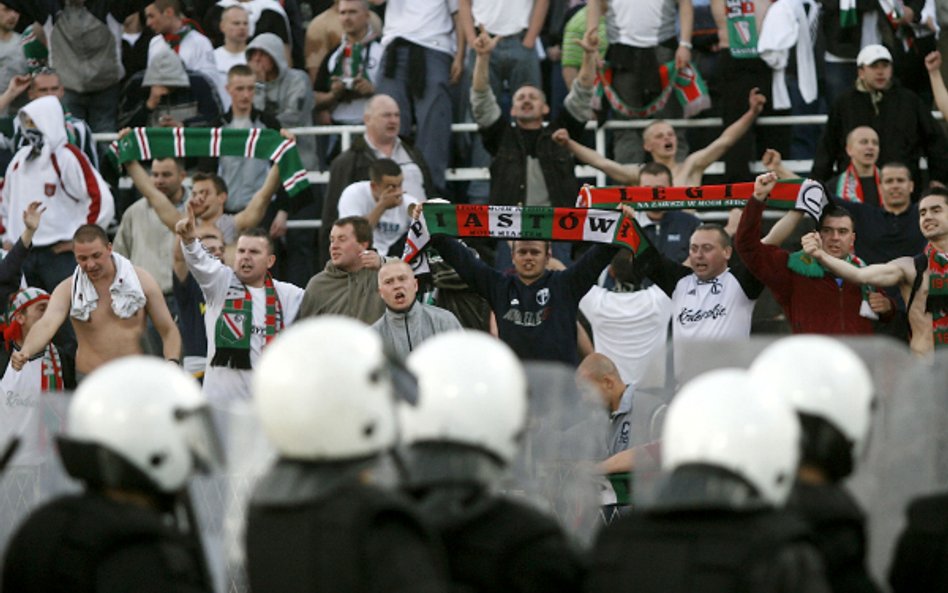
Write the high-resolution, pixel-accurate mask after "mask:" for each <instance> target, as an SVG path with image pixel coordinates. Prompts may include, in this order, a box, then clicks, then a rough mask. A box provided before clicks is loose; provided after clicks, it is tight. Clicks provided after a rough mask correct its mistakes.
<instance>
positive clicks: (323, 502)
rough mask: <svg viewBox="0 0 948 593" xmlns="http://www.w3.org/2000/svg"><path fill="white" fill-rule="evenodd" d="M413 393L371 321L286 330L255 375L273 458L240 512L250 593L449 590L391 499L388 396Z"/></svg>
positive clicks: (435, 550) (431, 551) (400, 504)
mask: <svg viewBox="0 0 948 593" xmlns="http://www.w3.org/2000/svg"><path fill="white" fill-rule="evenodd" d="M396 386H399V387H400V388H401V389H399V393H402V394H404V395H405V397H412V393H411V391H410V390H411V388H412V381H411V380H410V376H409V374H408V372H407V371H405V369H404V368H398V367H395V366H393V364H392V363H390V362H388V360H387V359H386V357H385V355H384V354H383V351H382V341H381V338H379V336H378V334H376V333H375V332H374V331H373V330H371V329H370V328H369V327H368V326H366V325H364V324H362V323H360V322H358V321H356V320H353V319H348V318H343V317H336V316H324V317H320V318H318V319H309V320H306V321H303V322H300V323H297V324H296V325H293V326H291V327H290V328H289V329H288V330H286V331H285V332H284V333H282V334H280V336H279V337H278V338H277V339H276V340H275V341H274V342H273V344H271V345H270V346H269V347H268V348H267V349H266V351H264V353H263V356H262V357H261V360H260V365H259V366H258V367H257V370H256V374H255V376H254V400H255V403H256V406H257V410H258V412H259V414H260V421H261V424H262V425H263V429H264V432H266V434H267V437H268V438H269V439H270V441H271V442H272V443H273V445H274V447H275V448H276V450H277V454H278V456H279V457H278V459H277V461H276V463H275V464H274V465H273V467H272V468H270V470H269V471H268V472H267V473H266V474H264V476H263V477H261V478H260V481H259V482H258V483H257V486H256V488H255V489H254V492H253V495H252V497H251V501H250V507H249V509H248V512H247V517H248V518H247V542H246V543H247V573H248V576H249V579H250V588H251V589H252V590H253V591H256V592H259V593H267V592H269V591H280V592H281V593H295V592H303V591H306V592H315V591H321V592H326V593H340V592H342V591H346V592H351V593H355V592H370V591H386V592H392V593H396V592H405V593H409V592H411V593H416V592H417V593H428V592H441V591H446V590H447V584H446V579H445V578H444V577H443V566H442V564H441V558H440V551H439V546H438V545H437V544H436V542H435V541H434V539H433V538H432V537H430V536H429V535H428V533H427V532H426V531H425V530H424V528H423V527H422V526H421V524H420V523H419V522H418V521H417V520H416V518H415V517H414V515H412V513H411V511H410V509H409V507H408V504H407V502H406V501H403V500H402V499H401V498H399V497H398V496H397V495H396V494H395V493H394V492H392V486H393V485H394V484H392V482H393V481H394V480H393V479H392V477H393V476H394V472H392V471H390V469H389V467H388V466H387V464H386V462H387V460H388V457H387V456H386V453H387V452H388V451H389V450H390V449H391V448H392V447H393V446H394V445H395V439H396V436H397V433H398V431H397V429H396V422H395V393H396Z"/></svg>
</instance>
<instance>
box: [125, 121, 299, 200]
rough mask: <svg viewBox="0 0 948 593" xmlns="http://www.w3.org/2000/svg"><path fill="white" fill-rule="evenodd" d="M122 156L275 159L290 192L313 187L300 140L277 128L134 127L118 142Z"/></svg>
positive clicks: (126, 159) (126, 160) (142, 158)
mask: <svg viewBox="0 0 948 593" xmlns="http://www.w3.org/2000/svg"><path fill="white" fill-rule="evenodd" d="M117 152H118V160H119V162H120V163H125V162H128V161H140V160H150V159H155V158H168V157H174V158H181V157H200V156H207V157H218V156H238V157H239V156H242V157H246V158H255V159H265V160H268V161H275V162H276V164H277V167H278V168H279V170H280V180H281V181H282V182H283V188H284V189H285V190H286V192H287V193H288V194H289V195H291V196H295V195H296V194H298V193H299V192H301V191H303V190H304V189H306V188H307V187H309V179H307V177H306V169H305V168H304V167H303V162H302V161H301V160H300V155H299V152H297V150H296V142H295V141H293V140H287V139H286V138H284V137H283V136H281V135H280V133H279V132H278V131H276V130H269V129H262V128H251V129H249V130H238V129H231V128H132V131H131V132H130V133H128V134H126V135H125V136H124V137H123V138H122V139H121V140H119V142H118V146H117Z"/></svg>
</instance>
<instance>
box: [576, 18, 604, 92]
mask: <svg viewBox="0 0 948 593" xmlns="http://www.w3.org/2000/svg"><path fill="white" fill-rule="evenodd" d="M579 46H580V47H582V48H583V64H582V66H580V68H579V75H577V76H576V80H577V81H578V82H579V84H580V86H582V87H583V88H586V89H591V88H593V85H595V84H596V74H597V72H596V70H597V66H598V65H599V29H598V28H596V29H593V30H592V31H586V34H585V35H583V38H582V39H580V40H579Z"/></svg>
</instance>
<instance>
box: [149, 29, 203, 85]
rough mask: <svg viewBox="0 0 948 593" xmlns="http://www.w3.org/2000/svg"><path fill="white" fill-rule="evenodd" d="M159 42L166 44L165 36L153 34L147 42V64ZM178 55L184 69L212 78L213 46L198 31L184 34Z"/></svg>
mask: <svg viewBox="0 0 948 593" xmlns="http://www.w3.org/2000/svg"><path fill="white" fill-rule="evenodd" d="M161 43H164V44H165V45H167V42H166V41H165V38H164V37H162V36H161V35H155V36H154V37H152V38H151V41H149V42H148V63H149V64H151V60H152V58H153V57H154V55H155V48H156V47H157V46H158V45H159V44H161ZM169 47H170V46H169ZM178 57H179V58H181V62H182V63H183V64H184V67H185V69H186V70H196V71H198V72H200V73H201V74H205V75H207V76H208V77H211V78H212V79H213V78H214V73H215V72H217V66H216V65H215V64H214V46H213V45H211V41H210V40H209V39H208V38H207V37H205V36H204V35H202V34H201V33H200V32H198V31H188V34H187V35H185V36H184V39H182V40H181V43H180V44H178Z"/></svg>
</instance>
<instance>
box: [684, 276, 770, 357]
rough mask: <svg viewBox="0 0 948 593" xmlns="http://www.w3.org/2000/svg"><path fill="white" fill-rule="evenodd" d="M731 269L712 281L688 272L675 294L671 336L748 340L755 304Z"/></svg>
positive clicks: (692, 338)
mask: <svg viewBox="0 0 948 593" xmlns="http://www.w3.org/2000/svg"><path fill="white" fill-rule="evenodd" d="M756 302H757V301H756V299H751V298H749V297H748V296H747V294H746V293H745V292H744V289H743V287H741V283H740V282H738V280H737V278H735V277H734V274H732V273H731V271H730V270H725V271H724V273H722V274H721V275H720V276H718V277H717V278H714V279H713V280H709V281H701V280H698V277H697V276H695V275H694V274H689V275H688V276H685V277H684V278H682V279H681V280H679V281H678V284H677V285H675V292H674V293H673V294H672V337H673V338H674V340H675V344H676V349H675V356H676V360H677V357H678V356H679V349H678V348H677V345H679V344H681V343H682V342H686V341H714V340H736V339H742V338H744V339H746V338H747V337H748V336H749V335H750V330H751V316H752V315H753V313H754V303H756Z"/></svg>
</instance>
